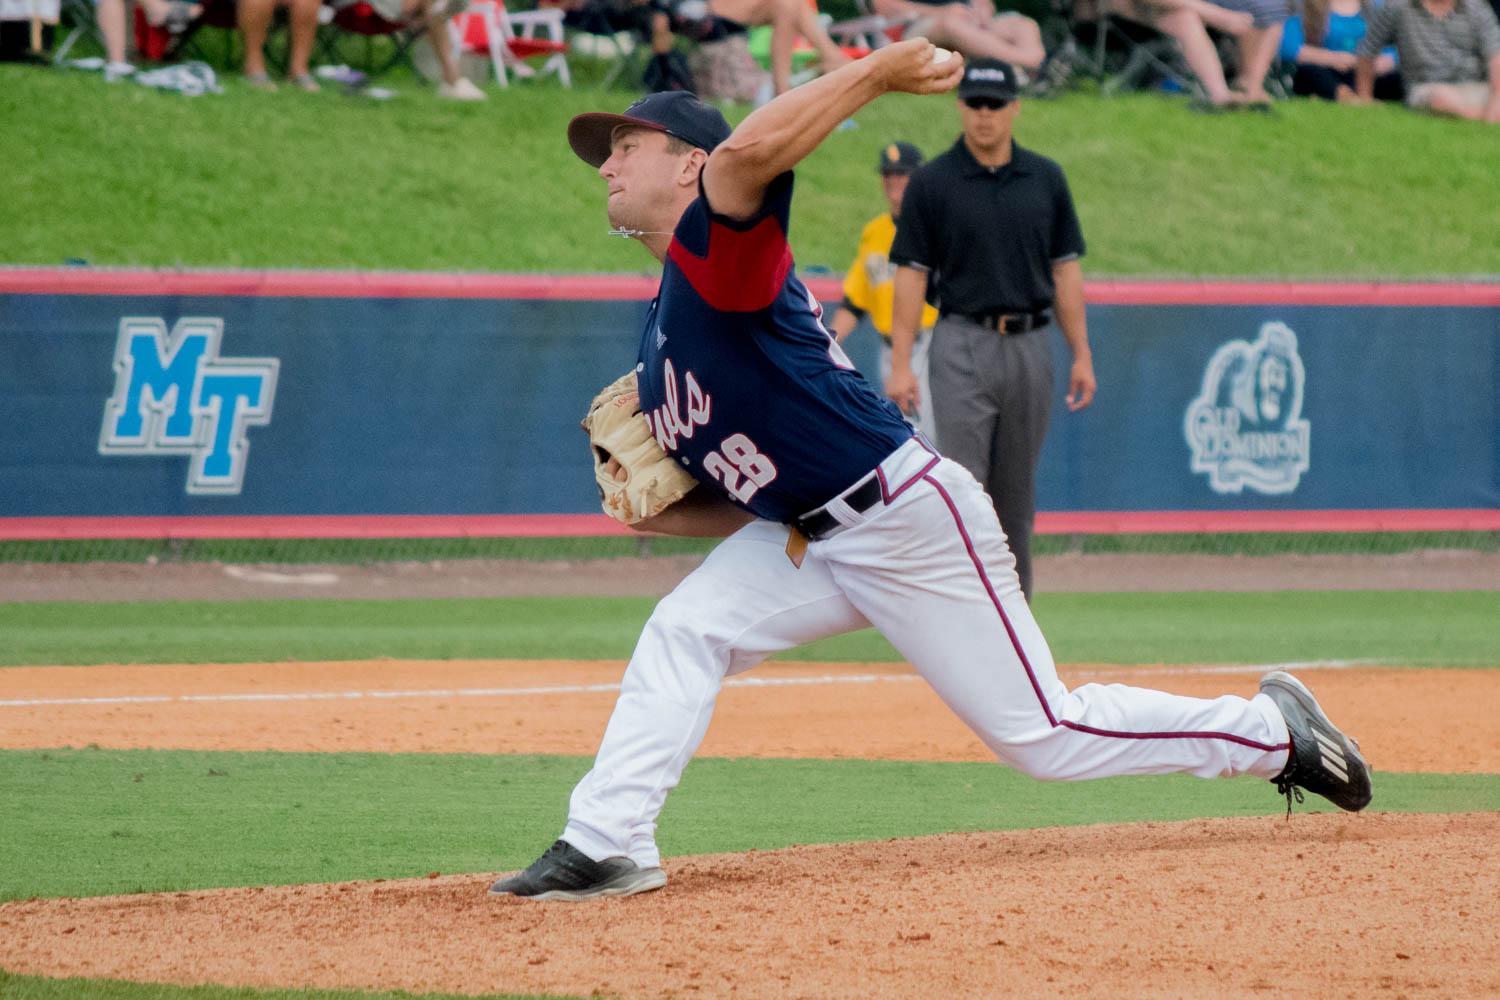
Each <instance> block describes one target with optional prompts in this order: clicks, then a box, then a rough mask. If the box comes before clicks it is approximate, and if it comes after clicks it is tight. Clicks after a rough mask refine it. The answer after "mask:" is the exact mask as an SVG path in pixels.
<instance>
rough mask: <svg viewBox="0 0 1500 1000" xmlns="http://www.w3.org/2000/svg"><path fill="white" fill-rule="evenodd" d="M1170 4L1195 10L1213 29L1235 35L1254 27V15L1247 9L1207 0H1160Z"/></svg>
mask: <svg viewBox="0 0 1500 1000" xmlns="http://www.w3.org/2000/svg"><path fill="white" fill-rule="evenodd" d="M1161 2H1164V3H1167V4H1170V5H1172V6H1182V7H1186V8H1188V9H1189V10H1192V11H1195V12H1197V14H1198V16H1199V17H1200V18H1201V19H1202V20H1203V23H1204V24H1206V25H1208V26H1209V27H1210V28H1213V29H1214V30H1215V31H1222V32H1224V34H1226V35H1234V36H1236V37H1238V36H1240V35H1243V34H1244V33H1245V32H1247V31H1249V30H1250V29H1251V28H1253V27H1255V16H1254V15H1253V14H1251V13H1250V12H1249V11H1247V10H1230V9H1229V8H1228V7H1220V6H1219V5H1218V4H1216V3H1209V2H1208V0H1161Z"/></svg>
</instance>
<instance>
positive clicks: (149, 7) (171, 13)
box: [94, 0, 203, 81]
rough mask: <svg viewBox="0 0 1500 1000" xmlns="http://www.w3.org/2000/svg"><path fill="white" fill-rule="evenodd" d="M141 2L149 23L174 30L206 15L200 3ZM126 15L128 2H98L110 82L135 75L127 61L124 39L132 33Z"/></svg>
mask: <svg viewBox="0 0 1500 1000" xmlns="http://www.w3.org/2000/svg"><path fill="white" fill-rule="evenodd" d="M140 3H141V10H142V11H143V12H144V13H145V15H146V23H147V24H149V25H151V26H152V27H156V28H160V27H167V28H170V29H172V30H173V31H181V30H182V29H183V28H185V27H186V26H187V23H188V22H189V21H191V20H192V19H193V18H195V17H197V16H198V15H199V14H201V13H202V12H203V8H202V7H200V6H198V5H197V4H189V3H182V2H181V0H140ZM127 14H128V4H127V2H126V0H95V3H94V23H95V24H97V25H98V26H99V34H101V35H103V36H104V58H105V60H106V62H105V64H104V79H106V80H109V81H114V80H118V79H120V78H121V77H126V76H129V75H130V74H132V73H134V72H135V67H134V66H133V65H131V63H130V61H129V60H128V59H126V58H125V40H126V37H127V33H128V31H129V28H128V27H127V24H128V20H127Z"/></svg>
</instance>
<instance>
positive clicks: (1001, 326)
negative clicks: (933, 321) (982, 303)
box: [946, 309, 1052, 336]
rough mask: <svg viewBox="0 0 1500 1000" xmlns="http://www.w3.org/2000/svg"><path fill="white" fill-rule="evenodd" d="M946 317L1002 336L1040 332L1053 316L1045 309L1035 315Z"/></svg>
mask: <svg viewBox="0 0 1500 1000" xmlns="http://www.w3.org/2000/svg"><path fill="white" fill-rule="evenodd" d="M946 315H951V316H956V317H958V318H959V319H966V320H968V321H969V322H970V323H977V324H978V325H979V326H982V327H984V328H985V329H986V330H994V331H995V332H996V333H998V334H1001V335H1002V336H1010V335H1011V334H1017V333H1030V332H1031V331H1032V330H1040V329H1041V328H1042V327H1044V326H1046V325H1047V324H1048V323H1051V322H1052V314H1051V313H1050V312H1048V311H1047V310H1045V309H1043V310H1042V311H1040V312H1034V313H979V314H978V315H976V316H969V315H966V314H964V313H948V314H946Z"/></svg>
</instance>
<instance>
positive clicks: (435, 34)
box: [242, 0, 485, 101]
mask: <svg viewBox="0 0 1500 1000" xmlns="http://www.w3.org/2000/svg"><path fill="white" fill-rule="evenodd" d="M242 2H243V0H242ZM292 2H293V3H296V2H298V0H292ZM357 2H360V0H334V6H336V7H345V6H348V5H350V4H353V3H357ZM364 2H366V3H368V4H369V5H370V6H371V7H372V8H374V10H375V13H376V14H378V15H379V16H380V17H382V18H384V19H385V20H387V21H390V22H392V23H393V24H405V23H406V22H408V21H421V22H422V25H423V27H425V28H426V29H427V30H426V38H427V42H428V44H430V45H431V46H432V51H433V53H434V54H435V55H436V56H437V59H438V66H439V67H441V70H442V74H443V82H442V83H440V84H439V85H438V96H439V97H446V98H448V99H449V100H453V101H482V100H484V99H485V93H484V91H482V90H480V89H479V88H478V87H476V86H475V85H474V82H473V81H472V80H470V79H469V78H468V77H466V76H464V75H463V74H462V73H460V72H459V67H458V54H457V53H456V52H454V51H453V38H452V36H450V35H449V34H448V21H449V20H450V19H451V18H452V17H453V15H454V14H456V13H458V10H459V4H458V3H456V2H453V0H364ZM450 4H451V6H450Z"/></svg>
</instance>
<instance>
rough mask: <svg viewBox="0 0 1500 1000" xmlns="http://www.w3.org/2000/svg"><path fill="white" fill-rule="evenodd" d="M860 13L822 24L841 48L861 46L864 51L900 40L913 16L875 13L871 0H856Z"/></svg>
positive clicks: (870, 50) (856, 6)
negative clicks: (845, 18) (842, 19)
mask: <svg viewBox="0 0 1500 1000" xmlns="http://www.w3.org/2000/svg"><path fill="white" fill-rule="evenodd" d="M855 8H856V9H857V10H858V11H859V16H857V17H852V18H850V19H848V20H847V21H833V20H830V21H829V23H827V24H826V25H824V27H825V29H826V30H827V31H828V36H829V37H830V38H832V39H833V40H834V41H836V42H838V43H839V47H840V48H844V49H846V50H847V49H862V50H864V52H865V54H868V53H870V52H873V51H874V50H875V49H879V48H883V47H885V46H887V45H889V44H891V43H892V42H899V41H901V38H902V36H903V35H905V33H906V27H907V25H909V24H911V22H912V21H913V20H914V18H909V17H907V18H893V17H883V16H882V15H880V14H877V13H875V11H874V9H873V8H871V6H870V0H856V2H855Z"/></svg>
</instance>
